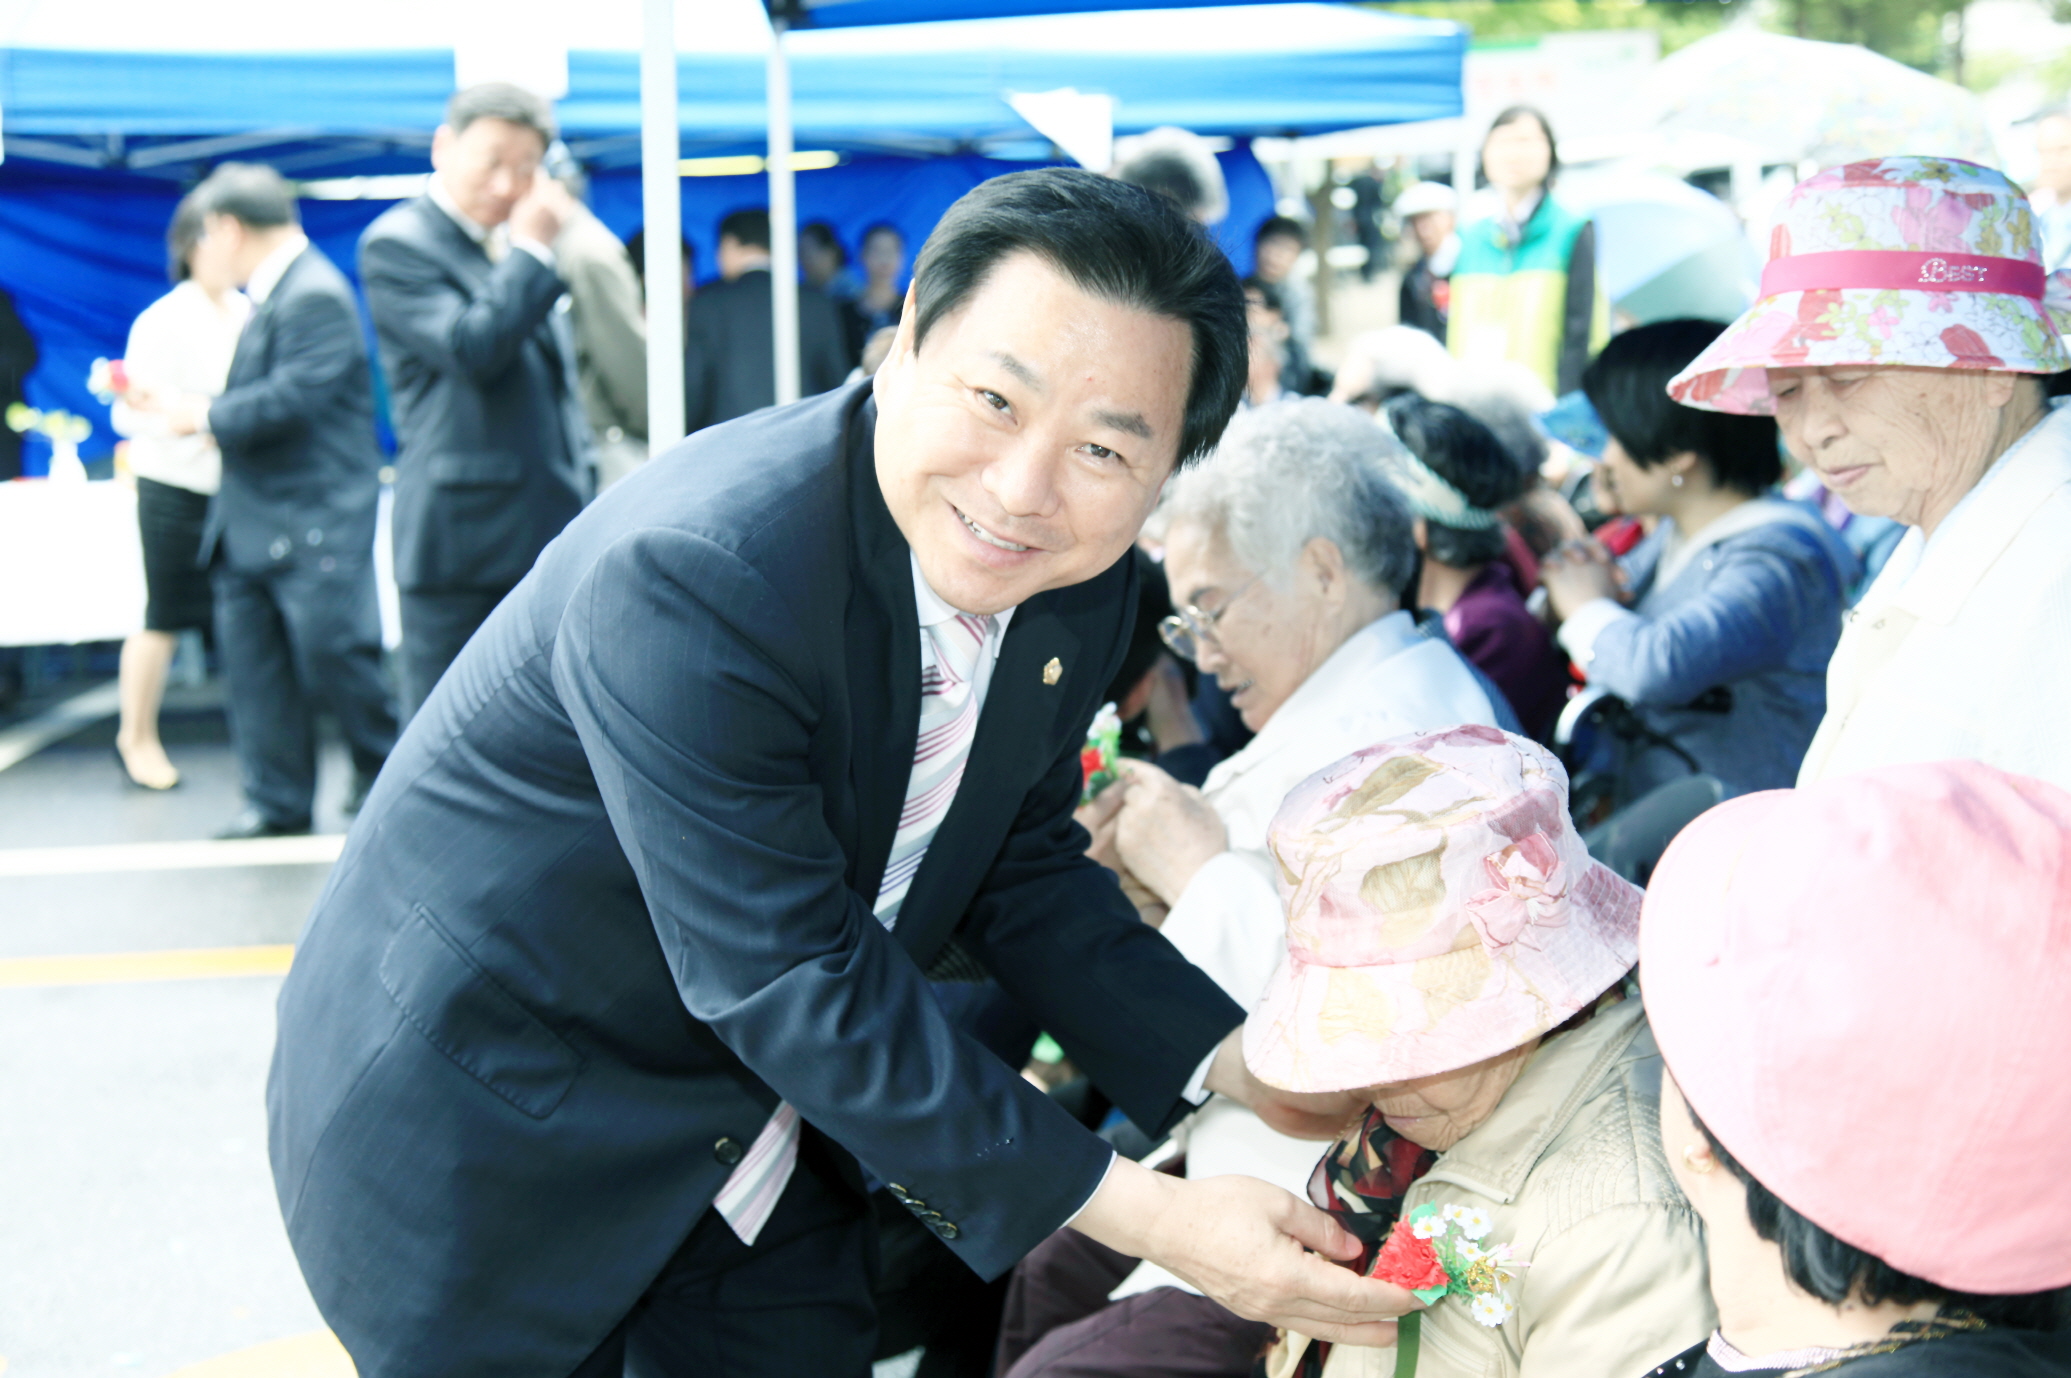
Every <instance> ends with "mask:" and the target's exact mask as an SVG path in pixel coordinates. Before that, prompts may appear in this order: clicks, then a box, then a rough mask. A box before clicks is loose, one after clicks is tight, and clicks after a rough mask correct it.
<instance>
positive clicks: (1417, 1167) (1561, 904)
mask: <svg viewBox="0 0 2071 1378" xmlns="http://www.w3.org/2000/svg"><path fill="white" fill-rule="evenodd" d="M1271 846H1272V855H1273V858H1274V861H1275V868H1276V871H1277V873H1278V877H1279V886H1280V891H1281V895H1282V897H1283V899H1284V900H1285V901H1286V907H1287V959H1286V961H1285V963H1284V964H1283V965H1282V966H1281V968H1280V970H1279V972H1278V974H1277V975H1275V977H1274V978H1273V982H1272V984H1271V985H1270V986H1269V987H1268V988H1267V991H1266V994H1265V997H1264V999H1263V1000H1262V1001H1261V1003H1260V1004H1259V1006H1258V1007H1257V1008H1256V1009H1255V1010H1254V1011H1253V1013H1252V1015H1251V1018H1250V1020H1249V1021H1248V1022H1247V1023H1246V1025H1245V1028H1244V1053H1245V1059H1246V1061H1247V1062H1248V1063H1249V1064H1250V1066H1251V1069H1252V1071H1253V1072H1254V1073H1255V1074H1256V1075H1257V1076H1259V1077H1260V1078H1261V1079H1262V1080H1264V1081H1266V1082H1268V1083H1270V1084H1272V1085H1275V1086H1283V1087H1294V1088H1300V1089H1302V1090H1305V1091H1326V1090H1327V1091H1346V1090H1358V1091H1360V1092H1361V1094H1362V1095H1363V1096H1364V1097H1365V1098H1366V1099H1367V1100H1368V1101H1369V1102H1370V1105H1371V1108H1370V1109H1369V1110H1368V1112H1367V1113H1366V1115H1365V1117H1364V1118H1363V1119H1362V1120H1361V1121H1360V1122H1359V1124H1358V1125H1357V1126H1356V1127H1355V1128H1354V1129H1353V1130H1352V1131H1350V1132H1349V1133H1348V1134H1347V1135H1346V1136H1345V1137H1343V1138H1342V1139H1340V1140H1339V1141H1338V1143H1336V1144H1335V1145H1333V1146H1332V1148H1331V1150H1330V1152H1329V1153H1328V1154H1327V1155H1326V1156H1325V1158H1324V1160H1323V1161H1322V1163H1321V1164H1319V1165H1318V1167H1317V1169H1316V1173H1315V1176H1314V1177H1313V1178H1312V1180H1311V1182H1310V1186H1309V1194H1310V1197H1311V1199H1312V1200H1314V1201H1315V1202H1316V1204H1317V1205H1319V1206H1321V1207H1323V1208H1324V1209H1326V1210H1328V1211H1330V1212H1331V1213H1332V1214H1333V1215H1334V1216H1336V1217H1337V1219H1338V1220H1339V1221H1340V1223H1342V1224H1344V1225H1345V1226H1346V1228H1348V1229H1349V1230H1350V1231H1351V1232H1352V1233H1353V1234H1354V1235H1356V1236H1357V1237H1358V1238H1360V1239H1361V1240H1362V1241H1364V1242H1365V1243H1366V1244H1367V1245H1368V1246H1369V1249H1368V1253H1367V1255H1366V1256H1365V1257H1364V1258H1362V1259H1361V1260H1359V1262H1358V1267H1359V1268H1360V1269H1361V1271H1362V1272H1365V1273H1368V1274H1370V1275H1372V1276H1376V1277H1380V1278H1381V1279H1383V1280H1384V1281H1389V1282H1392V1283H1395V1284H1396V1285H1398V1286H1402V1287H1405V1288H1407V1289H1409V1290H1410V1291H1412V1292H1413V1293H1414V1295H1415V1296H1416V1298H1417V1300H1418V1301H1419V1302H1420V1303H1421V1304H1422V1307H1423V1309H1421V1310H1413V1311H1411V1312H1409V1313H1408V1314H1406V1315H1405V1316H1404V1317H1403V1319H1402V1321H1401V1324H1400V1327H1399V1330H1398V1336H1397V1343H1396V1345H1395V1346H1394V1347H1393V1348H1387V1349H1355V1348H1346V1347H1342V1346H1340V1347H1336V1348H1333V1347H1331V1346H1328V1345H1322V1344H1317V1343H1312V1342H1311V1341H1309V1340H1307V1339H1305V1338H1303V1337H1301V1336H1298V1335H1287V1336H1284V1337H1283V1338H1282V1339H1281V1340H1280V1342H1279V1343H1278V1344H1277V1345H1276V1346H1275V1347H1274V1349H1273V1350H1272V1352H1271V1353H1270V1354H1269V1355H1268V1357H1267V1360H1266V1372H1267V1374H1268V1375H1270V1378H1304V1376H1306V1378H1315V1376H1318V1375H1320V1378H1390V1376H1391V1375H1403V1376H1404V1378H1406V1375H1409V1374H1415V1375H1418V1376H1419V1378H1467V1376H1468V1375H1474V1378H1497V1376H1498V1375H1521V1376H1522V1378H1571V1376H1572V1378H1618V1376H1619V1375H1625V1374H1631V1375H1638V1374H1640V1373H1644V1372H1645V1371H1646V1370H1647V1369H1648V1368H1650V1367H1652V1366H1653V1365H1655V1364H1658V1363H1660V1362H1662V1361H1663V1360H1664V1359H1667V1358H1668V1357H1670V1356H1671V1355H1673V1354H1675V1353H1676V1352H1677V1351H1678V1350H1680V1349H1682V1348H1683V1347H1685V1346H1687V1345H1689V1344H1691V1343H1692V1342H1694V1341H1697V1340H1700V1339H1702V1337H1703V1336H1704V1335H1705V1333H1706V1332H1707V1331H1708V1330H1709V1329H1710V1328H1711V1325H1712V1320H1713V1313H1712V1305H1711V1298H1710V1296H1709V1293H1708V1291H1707V1289H1706V1285H1705V1268H1704V1253H1703V1243H1702V1238H1701V1234H1700V1229H1699V1225H1698V1221H1697V1218H1696V1217H1695V1216H1694V1215H1693V1214H1692V1213H1691V1211H1690V1208H1689V1206H1688V1204H1687V1203H1686V1202H1685V1201H1684V1200H1683V1198H1682V1196H1681V1195H1680V1193H1678V1192H1677V1190H1676V1187H1675V1182H1674V1180H1673V1179H1672V1177H1671V1176H1670V1173H1669V1167H1668V1164H1667V1162H1666V1161H1665V1160H1664V1159H1663V1157H1662V1154H1661V1150H1660V1137H1659V1131H1658V1129H1657V1118H1656V1104H1657V1097H1658V1094H1659V1085H1660V1077H1661V1060H1660V1057H1659V1056H1658V1055H1657V1053H1656V1052H1655V1049H1654V1039H1653V1035H1652V1034H1651V1033H1650V1032H1649V1030H1648V1027H1647V1021H1646V1017H1645V1015H1644V1013H1643V1012H1642V1010H1641V1008H1640V1002H1639V1000H1638V999H1637V998H1636V997H1632V996H1628V995H1627V993H1626V988H1625V977H1626V974H1627V972H1629V971H1630V970H1631V968H1632V964H1633V960H1634V957H1635V955H1636V951H1637V937H1638V925H1639V903H1640V894H1639V891H1637V890H1636V889H1634V888H1633V887H1632V886H1630V885H1628V884H1626V883H1625V882H1624V881H1623V880H1621V879H1619V878H1618V877H1617V876H1615V875H1613V874H1612V873H1611V872H1609V871H1608V870H1606V869H1605V868H1604V867H1602V866H1601V865H1599V864H1597V863H1596V862H1595V861H1593V860H1591V859H1590V856H1589V852H1588V850H1587V849H1586V848H1584V846H1583V845H1582V841H1581V839H1580V838H1579V837H1578V836H1577V835H1576V833H1575V830H1574V826H1573V824H1572V823H1571V822H1570V821H1569V818H1568V807H1567V778H1566V776H1565V775H1564V774H1563V773H1562V771H1561V768H1560V765H1559V763H1558V762H1556V761H1555V760H1554V759H1553V757H1552V756H1551V755H1549V754H1548V753H1547V752H1546V751H1545V750H1544V749H1543V748H1541V747H1539V746H1538V745H1536V744H1535V743H1532V742H1529V741H1526V740H1525V739H1523V738H1521V737H1513V736H1510V735H1508V734H1506V733H1503V732H1500V731H1498V730H1496V729H1495V728H1490V727H1456V728H1451V729H1448V730H1446V731H1443V732H1436V733H1429V734H1425V735H1420V736H1412V737H1400V738H1396V739H1395V740H1393V741H1389V742H1384V743H1382V744H1381V745H1379V746H1373V747H1368V748H1366V749H1365V750H1363V751H1360V752H1357V753H1355V754H1354V755H1352V756H1349V757H1347V758H1345V759H1344V760H1342V761H1339V762H1338V763H1337V764H1335V765H1333V766H1330V767H1328V768H1327V769H1325V770H1323V771H1321V772H1319V773H1318V774H1316V775H1313V776H1311V777H1309V779H1308V780H1306V781H1304V782H1303V783H1302V784H1301V785H1299V786H1297V787H1296V788H1295V790H1294V791H1293V793H1291V794H1289V795H1288V797H1287V802H1286V803H1285V805H1284V806H1283V807H1282V808H1281V810H1280V813H1279V815H1278V817H1276V818H1275V819H1274V821H1273V827H1272V832H1271Z"/></svg>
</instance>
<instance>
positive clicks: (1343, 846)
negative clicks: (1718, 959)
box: [1244, 727, 1640, 1091]
mask: <svg viewBox="0 0 2071 1378" xmlns="http://www.w3.org/2000/svg"><path fill="white" fill-rule="evenodd" d="M1268 845H1269V847H1270V848H1271V851H1272V856H1273V863H1274V867H1275V870H1276V872H1277V877H1278V881H1279V888H1280V896H1281V899H1282V900H1283V901H1284V902H1285V904H1286V908H1287V960H1286V961H1284V962H1283V963H1281V966H1280V969H1279V970H1278V971H1277V972H1275V973H1274V975H1273V979H1272V982H1271V984H1269V985H1268V986H1267V988H1266V993H1265V996H1264V997H1263V998H1262V1000H1261V1001H1260V1003H1259V1006H1258V1008H1257V1009H1255V1010H1254V1011H1252V1014H1251V1018H1250V1019H1249V1020H1248V1021H1246V1023H1245V1025H1244V1057H1245V1061H1246V1062H1248V1063H1249V1064H1250V1065H1251V1070H1252V1071H1253V1072H1254V1073H1255V1074H1256V1075H1257V1076H1258V1077H1259V1079H1260V1080H1262V1081H1265V1082H1267V1083H1268V1084H1270V1085H1273V1086H1279V1087H1284V1088H1287V1089H1290V1090H1296V1091H1347V1090H1354V1089H1358V1088H1363V1087H1368V1086H1379V1085H1384V1084H1387V1083H1391V1082H1400V1081H1408V1080H1411V1079H1413V1078H1416V1077H1424V1076H1432V1075H1435V1074H1437V1073H1440V1072H1449V1071H1452V1070H1454V1069H1455V1068H1459V1067H1465V1066H1468V1065H1470V1064H1472V1063H1476V1062H1480V1061H1482V1060H1483V1059H1484V1058H1490V1057H1494V1056H1496V1055H1497V1054H1499V1053H1503V1052H1507V1051H1508V1050H1510V1049H1512V1048H1516V1047H1520V1046H1522V1045H1523V1044H1525V1043H1526V1042H1528V1041H1530V1040H1531V1039H1532V1038H1534V1037H1536V1036H1537V1035H1539V1034H1542V1033H1545V1032H1546V1031H1547V1030H1548V1029H1551V1028H1553V1027H1554V1026H1555V1025H1557V1024H1559V1023H1561V1022H1562V1021H1563V1020H1565V1019H1567V1018H1568V1017H1569V1016H1570V1015H1573V1014H1575V1013H1576V1012H1577V1011H1579V1010H1580V1009H1581V1008H1582V1007H1583V1006H1584V1005H1587V1004H1588V1003H1589V1002H1590V1001H1592V1000H1594V999H1596V998H1597V997H1598V996H1600V995H1602V994H1603V993H1604V992H1605V991H1607V990H1609V989H1610V988H1611V987H1612V986H1613V985H1615V984H1616V983H1617V981H1618V980H1619V978H1620V977H1622V976H1623V975H1624V974H1625V973H1626V972H1627V971H1628V970H1630V969H1631V967H1632V964H1633V962H1634V960H1635V958H1636V957H1637V955H1638V943H1639V913H1640V892H1639V891H1638V890H1637V889H1636V888H1634V887H1633V886H1631V885H1628V884H1627V883H1626V882H1625V881H1623V880H1621V879H1619V878H1618V876H1616V875H1615V874H1613V873H1612V872H1610V871H1608V870H1606V869H1605V868H1604V867H1602V866H1601V865H1599V864H1597V862H1596V861H1594V860H1593V859H1592V858H1591V857H1590V855H1589V850H1588V848H1586V847H1584V846H1583V845H1582V839H1581V837H1580V836H1578V835H1577V834H1576V832H1575V827H1574V824H1573V823H1572V822H1571V821H1570V820H1569V818H1568V778H1567V773H1566V772H1565V771H1563V770H1562V769H1561V766H1560V762H1559V761H1557V760H1555V759H1554V758H1553V756H1552V754H1551V753H1550V752H1548V751H1547V750H1546V749H1545V748H1544V747H1542V746H1539V745H1538V744H1537V743H1535V742H1531V741H1527V740H1526V739H1524V738H1523V737H1513V736H1510V735H1509V734H1508V733H1505V732H1500V731H1498V730H1497V729H1495V728H1493V727H1454V728H1448V729H1446V730H1445V731H1443V732H1432V733H1424V734H1418V735H1413V736H1407V737H1398V738H1395V739H1394V740H1392V741H1387V742H1382V743H1380V744H1379V745H1377V746H1370V747H1367V748H1366V749H1364V750H1362V751H1358V752H1355V753H1353V754H1352V755H1350V756H1347V757H1346V758H1345V759H1344V760H1342V761H1339V762H1337V763H1336V764H1335V765H1332V766H1328V767H1326V768H1325V769H1323V770H1321V771H1318V772H1317V773H1316V774H1314V775H1312V776H1310V777H1309V778H1308V779H1307V780H1304V781H1303V782H1302V783H1301V784H1299V785H1297V786H1295V788H1294V790H1293V791H1292V792H1291V793H1290V794H1289V795H1288V796H1287V799H1286V802H1285V803H1283V804H1282V805H1281V806H1280V812H1279V813H1278V815H1276V816H1275V817H1274V819H1273V826H1272V829H1271V832H1270V834H1269V842H1268Z"/></svg>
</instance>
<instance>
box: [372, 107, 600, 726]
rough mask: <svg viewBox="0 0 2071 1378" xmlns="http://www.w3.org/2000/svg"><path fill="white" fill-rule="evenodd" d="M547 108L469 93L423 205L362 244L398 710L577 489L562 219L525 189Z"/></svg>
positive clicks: (573, 501) (564, 512)
mask: <svg viewBox="0 0 2071 1378" xmlns="http://www.w3.org/2000/svg"><path fill="white" fill-rule="evenodd" d="M553 137H554V124H553V112H552V111H551V110H550V109H549V108H548V106H547V103H546V102H545V101H543V100H541V99H540V98H539V97H537V96H535V95H533V94H532V93H531V92H529V91H525V90H523V89H521V88H519V87H516V86H511V85H508V84H506V83H502V82H487V83H484V84H482V85H480V86H471V87H469V88H468V89H467V90H465V91H461V92H459V93H458V94H456V95H455V96H454V97H453V99H452V101H451V102H450V103H448V105H447V107H446V123H445V124H443V125H441V126H439V130H438V133H437V134H436V135H434V136H433V140H432V150H431V159H432V168H433V174H432V181H431V189H430V192H429V194H427V195H425V196H421V197H419V198H418V199H417V200H415V201H409V202H405V203H404V204H403V205H400V206H397V207H396V208H395V209H393V210H391V211H389V212H387V213H386V214H385V215H383V216H382V217H381V218H380V219H378V220H376V221H375V222H374V223H373V224H372V225H369V226H368V227H367V232H366V233H365V234H364V235H362V236H361V237H360V280H361V282H362V284H363V285H364V286H365V288H366V292H367V309H368V310H369V312H370V313H371V314H372V315H373V317H374V333H375V336H376V338H377V339H378V340H379V342H380V346H381V362H382V366H383V368H385V369H386V370H387V373H388V386H389V393H390V396H391V397H392V398H393V401H394V408H395V428H396V440H397V442H398V445H399V451H400V452H399V453H398V454H397V456H396V504H395V568H396V585H397V587H398V589H399V590H400V593H401V600H402V618H403V645H402V655H401V666H400V668H401V672H402V697H403V710H404V713H405V715H406V716H407V715H408V714H411V713H415V712H416V711H417V706H418V705H419V704H421V703H422V702H424V698H425V695H427V694H429V693H430V692H431V687H432V685H433V684H435V683H436V682H437V681H438V678H439V676H440V675H442V674H444V673H445V670H446V667H447V666H448V665H450V664H452V662H453V657H454V656H455V655H457V654H459V652H460V648H461V647H462V646H463V645H465V644H466V643H467V639H468V638H469V637H470V636H472V635H474V631H475V628H477V627H479V626H480V625H481V624H482V619H484V618H485V617H487V616H488V615H489V610H490V609H491V608H494V607H495V606H496V605H497V603H498V602H499V601H501V599H502V598H503V596H504V595H505V594H506V593H509V592H510V591H511V588H512V586H514V585H515V584H516V583H517V582H518V580H520V579H522V578H523V577H524V576H525V571H526V570H528V569H530V568H532V562H533V561H534V560H535V559H537V558H538V557H539V552H540V551H541V550H543V549H544V548H545V547H546V543H547V542H548V541H551V540H552V539H553V538H554V537H555V536H556V535H558V534H559V533H560V530H561V528H562V527H564V526H566V525H567V524H568V520H569V518H571V517H573V516H574V515H575V514H576V513H577V512H578V511H580V510H581V509H582V504H583V501H584V499H585V497H586V496H587V495H588V493H589V491H590V484H591V476H590V457H589V427H588V423H587V422H586V420H585V419H584V417H583V411H582V401H581V396H580V393H579V391H578V389H577V385H576V380H575V344H574V337H573V335H572V334H571V333H570V330H569V326H568V322H567V319H566V315H565V313H564V312H562V311H560V310H557V309H556V308H557V307H558V306H559V304H560V303H561V301H562V299H563V297H564V295H565V294H566V292H567V287H566V285H565V284H563V282H562V281H561V279H560V278H559V277H558V276H556V274H555V271H554V251H553V249H552V248H550V247H549V246H550V245H552V244H553V242H554V238H555V236H556V235H557V234H558V233H559V231H560V229H561V225H562V222H563V221H564V220H565V219H567V217H568V216H569V215H570V214H571V213H572V212H573V209H574V204H573V202H572V201H571V200H570V198H569V196H568V193H567V192H566V191H564V190H563V189H562V188H561V187H560V185H559V184H558V183H556V182H555V181H554V180H553V179H552V178H549V177H541V176H538V175H537V174H538V171H539V164H540V160H541V158H543V157H544V156H545V154H546V150H547V145H548V144H549V143H551V142H552V141H553Z"/></svg>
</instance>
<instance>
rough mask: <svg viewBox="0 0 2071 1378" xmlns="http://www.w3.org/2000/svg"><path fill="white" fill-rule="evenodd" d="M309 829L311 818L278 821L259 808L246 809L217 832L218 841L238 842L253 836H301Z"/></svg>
mask: <svg viewBox="0 0 2071 1378" xmlns="http://www.w3.org/2000/svg"><path fill="white" fill-rule="evenodd" d="M308 831H309V820H308V819H306V818H305V819H303V820H302V821H301V822H299V823H276V822H274V821H273V820H272V819H270V818H268V817H267V816H266V815H265V814H263V813H260V812H259V811H258V810H257V809H246V810H245V811H244V812H243V813H241V814H239V815H238V816H237V817H235V818H233V819H231V820H230V821H229V822H228V823H226V824H225V825H224V826H223V828H222V830H221V831H220V832H218V833H217V834H216V841H218V842H237V841H242V840H244V839H246V838H253V837H300V836H302V835H303V834H304V833H307V832H308Z"/></svg>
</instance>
